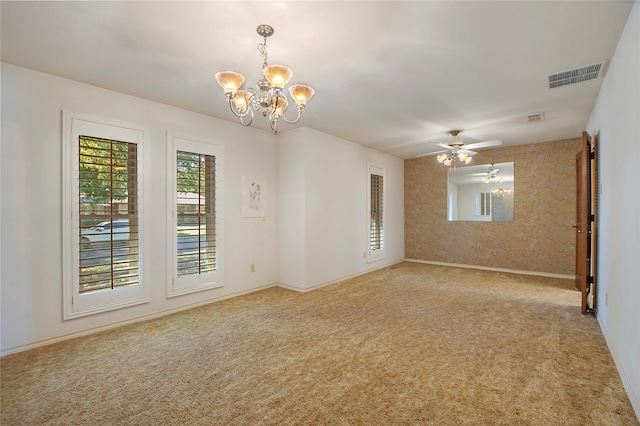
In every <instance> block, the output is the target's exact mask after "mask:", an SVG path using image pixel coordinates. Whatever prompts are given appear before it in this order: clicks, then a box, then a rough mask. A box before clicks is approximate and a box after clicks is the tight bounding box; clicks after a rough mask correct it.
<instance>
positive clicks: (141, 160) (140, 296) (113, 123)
mask: <svg viewBox="0 0 640 426" xmlns="http://www.w3.org/2000/svg"><path fill="white" fill-rule="evenodd" d="M62 115H63V135H62V149H63V155H62V170H63V172H62V174H63V176H62V180H63V191H62V203H63V204H62V212H63V220H62V256H63V268H62V275H63V286H62V287H63V291H62V293H63V305H64V306H63V319H65V320H68V319H72V318H77V317H82V316H86V315H91V314H96V313H99V312H106V311H111V310H114V309H119V308H123V307H126V306H133V305H138V304H141V303H147V302H149V288H148V286H147V284H146V283H145V281H146V280H145V276H146V275H147V274H146V273H145V269H146V268H147V266H146V265H148V264H149V262H148V254H147V253H146V243H145V234H146V233H145V231H144V228H145V226H146V223H147V220H146V217H145V209H144V205H145V197H146V194H147V193H148V182H149V177H148V170H149V167H148V164H147V162H148V160H147V157H148V156H147V155H146V147H147V146H148V144H149V141H148V138H149V134H150V131H149V129H148V128H147V127H145V126H142V125H139V124H134V123H128V122H124V121H119V120H112V119H108V118H103V117H96V116H93V115H89V114H83V113H79V112H73V111H63V112H62ZM81 135H82V136H93V137H98V138H103V139H113V140H118V141H122V142H131V143H135V144H137V145H138V150H137V156H138V164H137V166H138V170H137V174H138V217H139V218H140V225H139V226H140V228H139V234H138V236H139V241H138V244H139V253H140V254H139V256H140V269H139V271H138V273H139V278H140V279H139V285H138V286H136V287H130V288H117V289H113V290H104V291H99V292H95V293H86V294H80V283H79V275H78V269H79V254H78V253H79V239H78V238H77V235H78V234H79V223H78V222H79V211H80V209H79V205H78V199H79V193H78V191H79V188H78V179H79V175H78V167H77V166H78V149H79V148H78V142H77V141H78V138H79V136H81Z"/></svg>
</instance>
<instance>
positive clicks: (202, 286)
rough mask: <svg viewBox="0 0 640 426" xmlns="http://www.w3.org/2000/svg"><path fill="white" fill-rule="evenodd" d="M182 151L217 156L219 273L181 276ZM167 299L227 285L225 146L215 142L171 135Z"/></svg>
mask: <svg viewBox="0 0 640 426" xmlns="http://www.w3.org/2000/svg"><path fill="white" fill-rule="evenodd" d="M178 151H187V152H193V153H198V154H205V155H213V156H215V157H216V183H215V185H216V188H215V193H216V200H215V210H216V256H217V260H216V263H217V267H218V268H217V271H216V272H211V273H207V274H201V275H190V276H182V277H178V268H177V264H176V256H177V235H176V227H177V219H178V217H177V213H178V212H177V208H178V206H177V204H176V190H177V174H176V167H177V161H176V155H177V152H178ZM167 206H168V208H169V212H170V217H169V219H168V220H167V298H170V297H175V296H181V295H183V294H189V293H194V292H197V291H203V290H210V289H214V288H219V287H222V286H223V285H224V279H223V278H224V235H223V230H224V145H223V144H222V143H219V142H216V141H214V140H212V139H207V138H202V137H198V136H191V135H185V134H179V133H175V132H167Z"/></svg>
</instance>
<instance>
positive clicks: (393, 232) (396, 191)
mask: <svg viewBox="0 0 640 426" xmlns="http://www.w3.org/2000/svg"><path fill="white" fill-rule="evenodd" d="M0 71H1V73H0V74H1V84H2V86H1V91H2V105H1V108H2V147H1V151H0V153H1V166H0V167H1V168H0V172H1V173H0V182H1V184H2V192H1V198H0V205H1V211H0V216H1V217H2V223H1V225H0V235H2V241H1V246H0V253H1V254H2V257H1V260H0V266H1V272H0V283H1V288H0V299H1V301H0V303H1V304H0V309H1V311H0V314H1V316H0V331H1V340H0V352H1V353H2V354H3V355H4V354H8V353H12V352H16V351H20V350H24V349H28V348H30V347H35V346H39V345H42V344H46V343H52V342H55V341H57V340H61V339H64V338H68V337H73V336H78V335H82V334H86V333H90V332H95V331H98V330H101V329H105V328H109V327H113V326H115V325H118V324H123V323H127V322H132V321H136V320H139V319H141V318H149V317H153V316H158V315H163V314H166V313H170V312H172V311H175V310H180V309H184V308H188V307H190V306H196V305H199V304H204V303H209V302H211V301H214V300H218V299H221V298H226V297H230V296H232V295H236V294H242V293H245V292H249V291H254V290H256V289H260V288H264V287H267V286H270V285H272V284H275V283H282V284H285V285H287V286H289V287H291V288H294V289H299V290H308V289H311V288H313V287H317V286H319V285H323V284H326V283H329V282H333V281H337V280H340V279H343V278H347V277H350V276H354V275H357V274H360V273H363V272H366V271H369V270H373V269H376V268H378V267H381V266H384V265H386V264H390V263H393V262H396V261H400V260H402V259H403V258H404V163H403V161H402V160H401V159H399V158H396V157H392V156H390V155H387V154H383V153H380V152H378V151H375V150H372V149H369V148H365V147H363V146H361V145H358V144H355V143H353V142H349V141H345V140H342V139H339V138H336V137H333V136H330V135H327V134H324V133H322V132H319V131H316V130H313V129H309V128H304V127H303V128H298V129H294V130H290V131H285V132H281V133H280V134H279V135H278V136H275V135H274V134H273V133H272V132H266V131H262V130H257V129H255V128H250V127H249V128H247V127H243V126H241V125H240V124H237V123H232V122H227V121H224V120H218V119H215V118H212V117H209V116H205V115H201V114H196V113H193V112H190V111H185V110H182V109H179V108H174V107H170V106H167V105H163V104H159V103H155V102H150V101H146V100H143V99H139V98H135V97H132V96H128V95H124V94H121V93H116V92H112V91H108V90H104V89H101V88H97V87H93V86H89V85H86V84H82V83H77V82H74V81H71V80H67V79H62V78H58V77H55V76H51V75H47V74H43V73H39V72H36V71H32V70H28V69H25V68H21V67H16V66H14V65H10V64H6V63H2V65H1V69H0ZM63 110H69V111H77V112H82V113H86V114H93V115H96V116H100V117H106V118H111V119H115V120H122V121H127V122H133V123H137V124H141V125H143V126H146V127H147V128H149V129H150V146H149V151H148V155H149V156H150V175H149V176H150V180H151V184H150V188H149V189H150V193H149V194H148V197H147V199H148V203H149V204H148V205H145V208H146V209H147V211H152V212H153V213H152V214H150V215H148V217H147V219H148V222H147V223H146V225H144V226H145V232H146V235H147V236H148V238H149V240H148V241H147V247H148V249H149V259H150V266H149V269H148V276H147V282H148V283H149V284H150V285H151V296H150V298H151V301H150V302H149V303H146V304H142V305H137V306H133V307H128V308H123V309H118V310H115V311H110V312H105V313H100V314H95V315H90V316H85V317H82V318H77V319H73V320H67V321H63V320H62V306H63V304H62V285H63V283H62V254H61V247H62V203H61V200H62V175H63V171H62V124H63V123H62V111H63ZM167 131H172V132H176V133H180V134H186V135H193V136H198V137H203V138H209V139H213V140H216V141H219V142H222V143H223V144H224V152H225V176H224V183H225V187H224V188H225V194H224V196H225V200H224V202H225V209H224V220H225V223H224V236H225V239H224V244H225V245H224V262H225V264H224V277H225V278H224V282H225V285H224V287H222V288H219V289H212V290H208V291H204V292H199V293H193V294H188V295H184V296H180V297H174V298H171V299H168V298H167V297H166V280H167V276H166V267H165V265H166V259H167V256H166V253H167V245H166V229H167V227H166V223H167V219H168V218H167V205H166V202H167V201H166V200H167V196H166V190H167V184H166V182H167V170H166V164H167V159H166V155H167V154H166V153H167V151H166V133H167ZM368 163H370V164H372V165H377V166H382V167H384V168H385V169H386V177H385V185H386V189H385V191H386V192H385V197H386V199H385V204H386V214H387V217H386V219H385V220H386V223H385V225H386V247H387V248H386V250H387V252H386V253H387V256H386V258H385V259H384V260H383V261H379V262H374V263H370V264H367V263H366V260H365V259H364V257H363V253H364V252H365V251H366V248H367V241H366V230H367V227H366V223H367V219H366V199H367V198H366V195H367V194H366V188H367V186H366V184H367V164H368ZM244 175H247V176H252V177H257V178H266V180H267V187H268V198H269V199H268V202H267V209H268V210H267V216H266V220H265V221H262V220H260V219H258V218H251V219H249V218H243V217H242V215H241V178H242V176H244ZM251 264H255V267H256V272H254V273H251V272H250V265H251Z"/></svg>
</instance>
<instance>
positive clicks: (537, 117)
mask: <svg viewBox="0 0 640 426" xmlns="http://www.w3.org/2000/svg"><path fill="white" fill-rule="evenodd" d="M542 120H544V112H539V113H538V114H531V115H527V121H528V122H529V123H537V122H538V121H542Z"/></svg>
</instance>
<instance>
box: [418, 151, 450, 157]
mask: <svg viewBox="0 0 640 426" xmlns="http://www.w3.org/2000/svg"><path fill="white" fill-rule="evenodd" d="M443 152H449V151H434V152H427V153H426V154H418V155H416V158H417V157H428V156H429V155H436V154H442V153H443Z"/></svg>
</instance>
